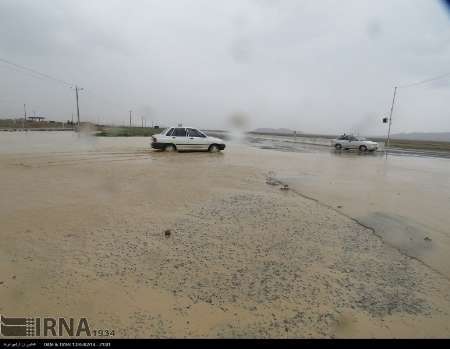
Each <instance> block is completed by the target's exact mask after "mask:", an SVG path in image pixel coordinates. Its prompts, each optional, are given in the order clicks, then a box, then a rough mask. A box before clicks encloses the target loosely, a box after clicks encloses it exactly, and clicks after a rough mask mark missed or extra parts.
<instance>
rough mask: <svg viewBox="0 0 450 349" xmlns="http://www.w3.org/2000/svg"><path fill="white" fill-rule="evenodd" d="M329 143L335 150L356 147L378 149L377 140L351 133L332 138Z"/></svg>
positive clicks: (364, 149)
mask: <svg viewBox="0 0 450 349" xmlns="http://www.w3.org/2000/svg"><path fill="white" fill-rule="evenodd" d="M331 145H332V146H334V148H335V149H337V150H341V149H344V150H348V149H358V150H359V151H375V150H377V149H378V143H377V142H372V141H369V140H367V139H365V138H363V137H356V136H353V135H342V136H340V137H338V138H337V139H333V141H332V143H331Z"/></svg>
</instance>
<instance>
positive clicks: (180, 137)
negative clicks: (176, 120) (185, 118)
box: [171, 127, 188, 150]
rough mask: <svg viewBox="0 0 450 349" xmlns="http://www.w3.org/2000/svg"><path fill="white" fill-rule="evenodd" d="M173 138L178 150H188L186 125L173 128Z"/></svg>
mask: <svg viewBox="0 0 450 349" xmlns="http://www.w3.org/2000/svg"><path fill="white" fill-rule="evenodd" d="M171 138H172V139H173V141H174V144H175V146H176V147H177V149H178V150H186V148H187V143H188V138H187V133H186V129H185V128H184V127H177V128H175V129H174V130H173V132H172V136H171Z"/></svg>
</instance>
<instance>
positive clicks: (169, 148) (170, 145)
mask: <svg viewBox="0 0 450 349" xmlns="http://www.w3.org/2000/svg"><path fill="white" fill-rule="evenodd" d="M164 150H165V151H168V152H174V151H175V150H177V148H176V147H175V146H174V145H173V144H168V145H166V146H165V147H164Z"/></svg>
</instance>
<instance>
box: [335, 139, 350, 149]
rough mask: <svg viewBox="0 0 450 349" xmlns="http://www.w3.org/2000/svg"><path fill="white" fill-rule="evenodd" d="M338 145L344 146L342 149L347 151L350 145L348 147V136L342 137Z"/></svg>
mask: <svg viewBox="0 0 450 349" xmlns="http://www.w3.org/2000/svg"><path fill="white" fill-rule="evenodd" d="M336 143H337V144H340V145H341V146H342V149H347V148H348V147H349V145H348V136H342V137H340V138H339V139H338V141H337V142H336Z"/></svg>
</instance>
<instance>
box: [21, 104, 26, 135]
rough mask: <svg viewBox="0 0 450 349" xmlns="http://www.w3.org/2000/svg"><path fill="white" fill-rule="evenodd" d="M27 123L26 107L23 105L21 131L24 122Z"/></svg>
mask: <svg viewBox="0 0 450 349" xmlns="http://www.w3.org/2000/svg"><path fill="white" fill-rule="evenodd" d="M26 121H27V105H26V104H25V103H24V104H23V123H22V125H23V129H25V122H26Z"/></svg>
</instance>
